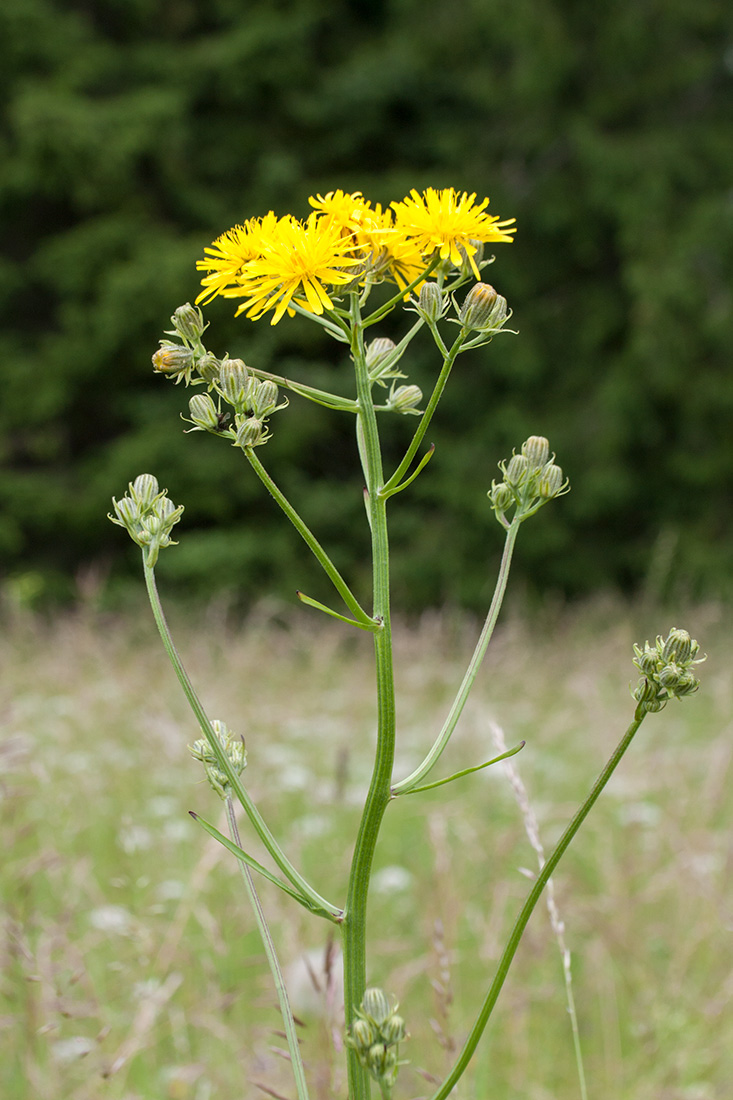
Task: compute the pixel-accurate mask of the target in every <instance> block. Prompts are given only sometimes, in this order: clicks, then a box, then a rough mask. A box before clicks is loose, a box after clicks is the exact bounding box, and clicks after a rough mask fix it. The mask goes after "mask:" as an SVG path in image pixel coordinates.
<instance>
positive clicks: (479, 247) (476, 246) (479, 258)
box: [458, 240, 486, 275]
mask: <svg viewBox="0 0 733 1100" xmlns="http://www.w3.org/2000/svg"><path fill="white" fill-rule="evenodd" d="M468 243H469V244H470V245H471V247H472V248H473V250H474V251H473V252H472V253H471V256H470V257H469V255H468V251H467V250H466V249H465V248H461V246H460V245H459V246H458V248H459V251H460V252H461V253H462V254H463V263H462V264H461V274H462V275H471V274H473V265H474V264H475V265H476V267H481V264H482V262H483V258H484V252H485V251H486V249H485V247H484V242H483V241H473V240H471V241H469V242H468ZM471 260H473V263H471Z"/></svg>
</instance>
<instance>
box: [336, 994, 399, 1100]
mask: <svg viewBox="0 0 733 1100" xmlns="http://www.w3.org/2000/svg"><path fill="white" fill-rule="evenodd" d="M398 1007H399V1006H398V1005H396V1004H395V1005H394V1006H392V1005H391V1004H390V1001H389V997H388V996H387V994H386V993H385V992H384V991H383V990H381V989H377V988H376V987H372V988H370V989H367V990H366V992H365V993H364V997H363V1000H362V1002H361V1006H360V1007H359V1008H358V1009H357V1010H356V1019H355V1020H354V1023H353V1024H352V1025H351V1028H350V1029H349V1034H348V1035H347V1037H346V1042H347V1043H348V1045H349V1046H350V1047H351V1048H352V1049H353V1050H355V1051H356V1055H357V1057H358V1059H359V1062H360V1064H361V1065H362V1066H364V1068H365V1069H368V1070H369V1073H370V1074H371V1076H372V1077H373V1078H374V1080H375V1081H377V1083H378V1084H379V1087H380V1089H381V1091H382V1094H383V1095H384V1094H385V1093H386V1094H389V1092H390V1090H391V1088H392V1086H393V1085H394V1083H395V1080H396V1078H397V1069H398V1066H399V1062H398V1060H397V1053H398V1044H399V1043H401V1042H402V1040H403V1039H406V1038H407V1031H406V1030H405V1021H404V1020H403V1019H402V1017H401V1016H399V1015H398V1014H397V1008H398Z"/></svg>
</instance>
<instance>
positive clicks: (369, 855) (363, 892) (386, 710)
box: [342, 295, 395, 1100]
mask: <svg viewBox="0 0 733 1100" xmlns="http://www.w3.org/2000/svg"><path fill="white" fill-rule="evenodd" d="M352 318H353V321H352V343H351V353H352V356H353V359H354V364H355V368H356V390H357V397H358V402H359V413H358V424H359V428H360V431H361V436H362V440H363V447H362V455H363V460H364V473H365V476H366V481H367V493H368V509H369V520H370V525H371V533H372V570H373V598H374V606H373V612H372V613H373V615H374V617H375V619H379V620H380V621H381V623H382V629H381V630H379V631H378V632H377V633H376V634H375V635H374V654H375V664H376V687H377V749H376V756H375V760H374V770H373V772H372V778H371V783H370V785H369V792H368V794H367V797H366V803H365V805H364V812H363V814H362V818H361V823H360V825H359V832H358V835H357V838H356V845H355V848H354V855H353V859H352V862H351V873H350V876H349V887H348V895H347V899H346V907H345V909H344V916H343V923H342V934H343V951H344V1006H345V1012H346V1026H347V1027H350V1026H351V1024H352V1022H353V1020H354V1015H355V1012H356V1009H357V1008H358V1007H359V1005H360V1004H361V1000H362V998H363V996H364V990H365V988H366V920H367V897H368V893H369V879H370V876H371V872H372V863H373V860H374V850H375V848H376V844H377V836H378V834H379V827H380V825H381V823H382V818H383V816H384V811H385V810H386V808H387V804H388V803H389V800H390V786H391V782H392V769H393V765H394V746H395V699H394V676H393V667H392V631H391V624H390V608H389V542H388V538H387V502H386V500H385V499H384V498H382V497H380V495H379V490H380V489H381V488H382V485H383V483H384V476H383V471H382V455H381V449H380V444H379V431H378V428H377V416H376V413H375V411H374V403H373V401H372V393H371V385H370V382H369V377H368V373H367V367H366V360H365V356H364V332H363V327H362V321H361V317H360V314H359V309H358V299H357V297H356V295H352ZM347 1057H348V1076H349V1098H350V1100H368V1097H369V1094H370V1080H369V1076H368V1073H367V1071H366V1070H365V1069H364V1068H363V1067H362V1066H360V1065H359V1062H358V1059H357V1057H356V1053H355V1052H354V1051H353V1050H351V1049H350V1048H349V1049H348V1051H347Z"/></svg>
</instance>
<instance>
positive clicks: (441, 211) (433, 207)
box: [392, 187, 516, 279]
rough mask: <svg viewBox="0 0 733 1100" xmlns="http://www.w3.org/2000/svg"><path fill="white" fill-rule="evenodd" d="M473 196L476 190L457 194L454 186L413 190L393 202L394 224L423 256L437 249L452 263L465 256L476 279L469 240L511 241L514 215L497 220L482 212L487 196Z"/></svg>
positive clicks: (455, 263) (476, 271)
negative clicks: (477, 198) (440, 188)
mask: <svg viewBox="0 0 733 1100" xmlns="http://www.w3.org/2000/svg"><path fill="white" fill-rule="evenodd" d="M475 199H476V195H475V193H474V194H473V195H467V194H466V192H465V191H463V192H462V193H461V194H460V195H459V194H457V192H456V191H455V188H453V187H448V188H446V189H445V190H443V191H436V190H435V189H434V188H432V187H428V189H427V191H425V192H424V193H423V194H422V195H420V194H419V193H418V192H417V191H415V190H412V191H411V192H410V195H409V196H408V198H406V199H403V201H402V202H393V203H392V207H393V209H394V211H395V225H396V228H397V229H398V230H399V231H401V232H402V233H403V234H404V235H405V236H406V237H408V238H410V239H412V240H413V241H414V243H415V244H416V245H417V246H418V248H419V249H420V251H421V253H422V254H423V256H426V257H427V256H431V255H433V254H434V253H435V252H437V253H438V254H439V256H440V258H441V260H448V259H449V260H450V262H451V263H452V264H453V265H454V266H455V267H460V266H461V264H462V263H463V261H464V259H465V258H466V257H467V258H468V260H469V262H470V264H471V267H472V268H473V273H474V275H475V276H476V278H477V279H478V278H479V271H478V267H477V266H476V261H475V260H474V255H475V253H476V245H475V244H474V243H472V242H474V241H479V242H482V243H484V242H489V241H505V242H507V243H511V240H512V238H511V234H512V233H515V232H516V229H515V228H514V218H509V219H507V220H505V221H500V220H499V219H498V218H494V217H492V216H491V215H489V214H486V213H485V212H484V210H485V207H486V206H488V204H489V200H488V199H483V200H482V202H480V203H478V204H476V202H475Z"/></svg>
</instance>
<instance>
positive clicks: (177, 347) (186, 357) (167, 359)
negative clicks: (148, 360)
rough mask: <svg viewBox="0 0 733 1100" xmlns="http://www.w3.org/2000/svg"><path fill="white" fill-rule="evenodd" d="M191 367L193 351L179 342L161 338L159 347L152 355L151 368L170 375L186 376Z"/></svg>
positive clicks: (188, 374) (187, 376)
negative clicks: (175, 342)
mask: <svg viewBox="0 0 733 1100" xmlns="http://www.w3.org/2000/svg"><path fill="white" fill-rule="evenodd" d="M192 369H193V352H192V351H191V349H190V348H184V347H183V346H182V345H181V344H173V343H171V341H170V340H161V341H160V347H159V348H158V350H157V351H156V353H155V355H154V356H153V370H157V371H159V372H160V373H161V374H169V375H171V376H172V377H177V378H179V379H180V378H186V380H188V378H189V377H190V373H191V370H192Z"/></svg>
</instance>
